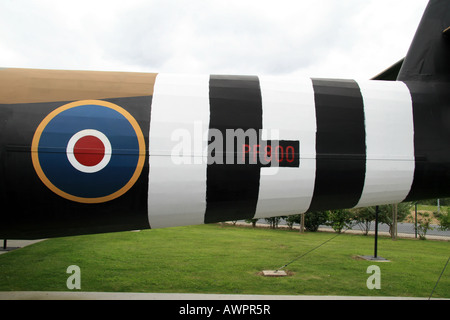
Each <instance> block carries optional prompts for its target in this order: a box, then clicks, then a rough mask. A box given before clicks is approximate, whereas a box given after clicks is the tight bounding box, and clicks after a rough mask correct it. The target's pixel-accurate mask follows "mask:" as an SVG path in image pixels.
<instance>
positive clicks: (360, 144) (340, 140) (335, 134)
mask: <svg viewBox="0 0 450 320" xmlns="http://www.w3.org/2000/svg"><path fill="white" fill-rule="evenodd" d="M312 82H313V88H314V100H315V106H316V122H317V133H316V180H315V185H314V193H313V198H312V201H311V205H310V208H309V210H308V211H317V210H324V209H329V208H334V209H339V208H341V209H344V208H351V207H354V206H355V205H356V204H357V203H358V201H359V199H360V197H361V193H362V190H363V187H364V179H365V173H366V143H365V125H364V105H363V99H362V95H361V91H360V89H359V86H358V84H357V83H356V82H355V81H353V80H328V79H312Z"/></svg>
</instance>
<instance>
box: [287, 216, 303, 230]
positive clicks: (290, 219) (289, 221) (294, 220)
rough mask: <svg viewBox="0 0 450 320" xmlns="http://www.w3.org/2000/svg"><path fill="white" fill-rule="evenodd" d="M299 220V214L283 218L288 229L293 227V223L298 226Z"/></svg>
mask: <svg viewBox="0 0 450 320" xmlns="http://www.w3.org/2000/svg"><path fill="white" fill-rule="evenodd" d="M300 219H301V216H300V215H299V214H293V215H290V216H287V217H285V218H284V220H285V221H286V224H287V225H288V227H289V229H292V227H293V226H294V223H298V224H300Z"/></svg>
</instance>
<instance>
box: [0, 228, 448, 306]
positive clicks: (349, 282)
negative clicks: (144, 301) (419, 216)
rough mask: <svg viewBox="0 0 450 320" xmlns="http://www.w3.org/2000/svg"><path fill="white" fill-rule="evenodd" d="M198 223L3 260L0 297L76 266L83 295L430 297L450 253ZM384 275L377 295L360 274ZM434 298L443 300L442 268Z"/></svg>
mask: <svg viewBox="0 0 450 320" xmlns="http://www.w3.org/2000/svg"><path fill="white" fill-rule="evenodd" d="M335 235H336V234H335V233H325V232H317V233H305V234H299V233H298V232H296V231H287V230H269V229H260V228H256V229H252V228H244V227H232V226H225V227H223V226H220V225H215V224H214V225H202V226H190V227H179V228H167V229H155V230H145V231H140V232H120V233H111V234H99V235H88V236H78V237H67V238H58V239H49V240H46V241H43V242H40V243H36V244H34V245H31V246H29V247H25V248H22V249H20V250H16V251H12V252H9V253H7V254H3V255H0V291H9V290H20V291H32V290H39V291H69V290H68V289H67V287H66V280H67V278H68V277H69V276H70V274H67V273H66V269H67V267H68V266H70V265H77V266H79V267H80V269H81V290H82V291H102V292H112V291H115V292H166V293H170V292H185V293H225V294H283V295H284V294H287V295H352V296H367V295H370V296H412V297H428V296H429V295H430V293H431V291H432V290H433V287H434V285H435V284H436V281H437V279H438V277H439V275H440V273H441V271H442V269H443V267H444V265H445V263H446V261H447V259H448V257H449V255H450V244H449V243H448V242H443V241H431V240H427V241H420V240H412V239H399V240H397V241H392V240H391V239H390V238H383V237H381V238H379V240H378V255H379V256H381V257H384V258H387V259H389V260H391V262H389V263H374V262H370V261H365V260H359V259H356V256H357V255H372V254H373V246H374V239H373V237H370V236H361V235H347V234H342V235H339V236H338V237H336V238H334V239H332V240H331V241H329V242H327V243H325V244H324V245H323V246H321V247H320V248H318V249H317V250H314V251H312V252H311V253H309V254H307V255H306V256H304V257H302V258H300V259H298V260H296V261H294V262H293V263H291V264H289V265H288V266H287V267H286V269H285V270H288V271H289V274H290V276H289V277H282V278H270V277H263V276H261V275H260V272H261V271H262V270H267V269H277V268H280V267H281V266H283V265H285V264H286V263H288V262H290V261H292V260H293V259H295V258H296V257H298V256H300V255H302V254H303V253H305V252H307V251H309V250H311V249H312V248H314V247H316V246H318V245H320V244H322V243H323V242H325V241H327V240H329V239H331V238H332V237H334V236H335ZM373 264H376V265H378V266H379V267H380V270H381V289H379V290H377V289H373V290H369V289H368V288H367V286H366V280H367V278H368V277H369V276H370V275H371V274H368V273H367V272H366V271H367V267H368V266H370V265H373ZM433 298H450V270H449V268H447V270H446V271H445V273H444V274H443V275H442V278H441V280H440V282H439V285H438V287H437V288H436V290H435V292H434V294H433Z"/></svg>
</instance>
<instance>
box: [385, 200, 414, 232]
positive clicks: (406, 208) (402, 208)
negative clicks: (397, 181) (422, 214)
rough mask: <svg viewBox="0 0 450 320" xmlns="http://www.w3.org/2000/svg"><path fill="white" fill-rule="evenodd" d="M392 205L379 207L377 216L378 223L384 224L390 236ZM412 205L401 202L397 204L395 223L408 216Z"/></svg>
mask: <svg viewBox="0 0 450 320" xmlns="http://www.w3.org/2000/svg"><path fill="white" fill-rule="evenodd" d="M393 206H394V205H393V204H385V205H381V206H379V209H380V211H379V214H378V222H379V223H385V224H387V225H388V226H389V233H391V235H392V231H393V230H392V226H393V220H392V210H393ZM411 206H412V203H411V202H402V203H399V204H397V221H403V220H405V218H406V217H407V216H408V215H409V214H410V212H411V211H410V210H411Z"/></svg>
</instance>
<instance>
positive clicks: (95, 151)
mask: <svg viewBox="0 0 450 320" xmlns="http://www.w3.org/2000/svg"><path fill="white" fill-rule="evenodd" d="M73 154H74V156H75V159H77V161H78V162H79V163H81V164H82V165H84V166H88V167H92V166H95V165H97V164H99V163H100V161H102V159H103V157H104V156H105V146H104V145H103V142H102V141H101V140H100V139H99V138H97V137H94V136H84V137H82V138H80V139H79V140H78V141H77V142H76V143H75V146H74V147H73Z"/></svg>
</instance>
